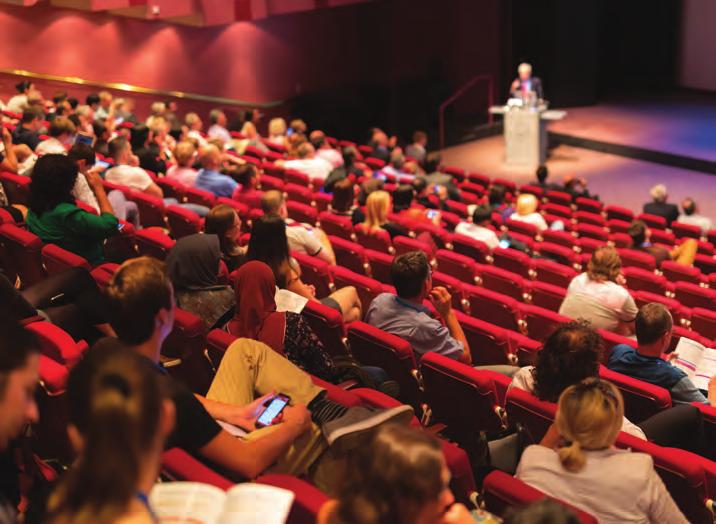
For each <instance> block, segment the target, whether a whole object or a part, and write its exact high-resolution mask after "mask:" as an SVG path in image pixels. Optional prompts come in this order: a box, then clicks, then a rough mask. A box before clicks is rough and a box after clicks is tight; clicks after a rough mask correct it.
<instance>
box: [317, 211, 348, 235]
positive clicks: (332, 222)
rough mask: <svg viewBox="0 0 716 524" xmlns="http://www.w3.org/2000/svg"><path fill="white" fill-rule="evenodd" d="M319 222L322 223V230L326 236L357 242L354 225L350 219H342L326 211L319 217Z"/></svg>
mask: <svg viewBox="0 0 716 524" xmlns="http://www.w3.org/2000/svg"><path fill="white" fill-rule="evenodd" d="M318 220H319V222H320V223H321V229H323V231H324V232H325V233H326V235H332V236H336V237H340V238H344V239H346V240H353V241H354V240H355V234H354V233H353V223H352V222H351V219H350V218H349V217H342V216H338V215H334V214H333V213H329V212H327V211H324V212H322V213H321V214H319V215H318Z"/></svg>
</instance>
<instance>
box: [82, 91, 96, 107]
mask: <svg viewBox="0 0 716 524" xmlns="http://www.w3.org/2000/svg"><path fill="white" fill-rule="evenodd" d="M85 104H87V105H88V106H90V107H91V108H92V109H97V106H99V95H98V94H97V93H90V94H89V95H87V97H86V98H85Z"/></svg>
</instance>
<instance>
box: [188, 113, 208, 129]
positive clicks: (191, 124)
mask: <svg viewBox="0 0 716 524" xmlns="http://www.w3.org/2000/svg"><path fill="white" fill-rule="evenodd" d="M184 123H185V124H186V126H187V127H188V128H189V130H190V131H201V128H202V127H203V126H204V123H203V122H202V121H201V118H199V115H197V114H196V113H187V114H186V116H185V117H184Z"/></svg>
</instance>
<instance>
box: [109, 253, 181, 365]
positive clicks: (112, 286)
mask: <svg viewBox="0 0 716 524" xmlns="http://www.w3.org/2000/svg"><path fill="white" fill-rule="evenodd" d="M106 294H107V298H108V302H109V312H110V313H109V320H110V324H111V325H112V327H113V328H114V330H115V331H116V332H117V336H118V337H119V338H120V340H122V342H124V343H125V344H129V345H133V346H138V345H141V344H145V343H148V342H152V343H153V344H155V345H156V351H157V355H156V356H157V358H158V356H159V354H158V352H159V348H160V347H161V344H162V342H163V341H164V339H166V337H167V336H168V335H169V333H171V331H172V328H173V326H174V310H175V303H174V290H173V288H172V283H171V281H170V280H169V278H168V277H167V274H166V270H165V266H164V262H161V261H159V260H157V259H155V258H151V257H139V258H133V259H130V260H127V261H126V262H125V263H124V264H122V265H121V266H120V267H119V269H118V270H117V271H116V272H115V274H114V276H113V277H112V280H111V281H110V283H109V286H108V287H107V290H106Z"/></svg>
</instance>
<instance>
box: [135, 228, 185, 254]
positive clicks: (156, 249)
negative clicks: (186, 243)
mask: <svg viewBox="0 0 716 524" xmlns="http://www.w3.org/2000/svg"><path fill="white" fill-rule="evenodd" d="M134 240H135V242H136V244H137V253H138V254H139V256H149V257H154V258H158V259H159V260H164V259H165V258H167V255H168V254H169V250H170V249H171V248H172V247H174V244H175V242H176V241H175V240H173V239H172V238H171V237H170V236H169V235H167V234H165V233H162V232H161V231H159V230H157V229H141V230H139V231H137V232H136V234H135V236H134Z"/></svg>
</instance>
